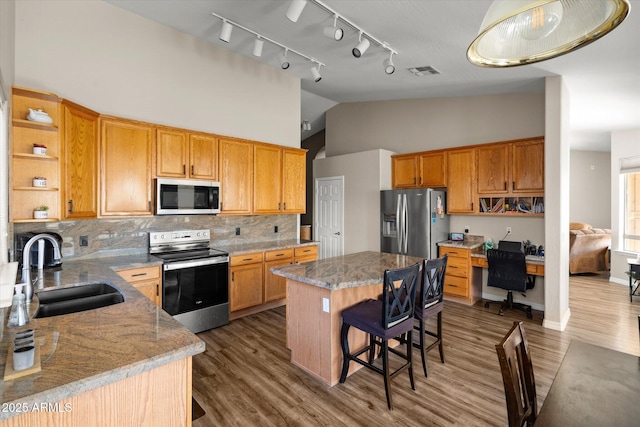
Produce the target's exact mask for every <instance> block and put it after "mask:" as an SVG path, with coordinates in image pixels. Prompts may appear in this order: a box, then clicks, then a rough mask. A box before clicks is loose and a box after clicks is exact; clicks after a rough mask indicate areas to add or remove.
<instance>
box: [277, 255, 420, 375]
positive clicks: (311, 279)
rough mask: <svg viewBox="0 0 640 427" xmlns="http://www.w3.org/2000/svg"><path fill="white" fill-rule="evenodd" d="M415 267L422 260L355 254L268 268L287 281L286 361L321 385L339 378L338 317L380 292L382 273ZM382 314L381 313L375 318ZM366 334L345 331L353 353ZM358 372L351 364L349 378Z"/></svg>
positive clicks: (357, 331) (407, 257) (339, 319)
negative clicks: (288, 357)
mask: <svg viewBox="0 0 640 427" xmlns="http://www.w3.org/2000/svg"><path fill="white" fill-rule="evenodd" d="M417 262H418V263H421V262H422V258H417V257H409V256H404V255H393V254H387V253H380V252H359V253H355V254H350V255H344V256H339V257H334V258H327V259H323V260H318V261H311V262H306V263H302V264H295V265H290V266H283V267H274V268H272V269H271V272H272V273H273V274H276V275H279V276H282V277H285V278H286V279H287V346H288V348H289V349H290V350H291V362H292V363H293V364H295V365H296V366H299V367H300V368H302V369H303V370H305V371H306V372H308V373H310V374H311V375H313V376H315V377H316V378H318V379H319V380H321V381H323V382H324V383H326V384H328V385H330V386H333V385H335V384H337V383H338V381H339V379H340V370H341V368H342V350H341V347H340V327H341V325H342V320H341V316H340V314H341V312H342V310H344V309H345V308H347V307H350V306H352V305H354V304H357V303H358V302H360V301H363V300H366V299H367V298H377V297H378V295H380V294H381V293H382V282H383V277H384V271H385V270H387V269H390V270H391V269H397V268H403V267H408V266H410V265H413V264H415V263H417ZM381 315H382V313H381ZM366 338H367V335H366V334H365V333H363V332H362V331H359V330H356V328H351V330H350V331H349V343H350V346H351V347H352V348H353V349H356V348H362V347H364V346H365V345H366ZM359 368H361V365H359V364H357V363H352V364H351V366H350V369H349V375H350V374H351V373H353V372H355V371H356V370H358V369H359Z"/></svg>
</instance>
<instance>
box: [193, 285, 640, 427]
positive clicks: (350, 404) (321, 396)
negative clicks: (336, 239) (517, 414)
mask: <svg viewBox="0 0 640 427" xmlns="http://www.w3.org/2000/svg"><path fill="white" fill-rule="evenodd" d="M570 309H571V319H570V320H569V324H568V326H567V328H566V329H565V331H563V332H558V331H553V330H549V329H545V328H543V327H542V326H541V323H542V313H540V312H537V313H536V312H535V311H534V317H533V319H527V318H526V315H525V314H524V313H523V312H520V311H517V310H507V312H506V313H505V316H504V317H501V316H498V315H497V314H496V313H497V308H496V307H495V306H493V307H491V308H488V309H486V308H484V305H482V304H481V303H479V304H476V305H475V306H473V307H467V306H463V305H460V304H456V303H453V302H447V301H445V310H444V314H443V336H444V338H443V341H444V346H445V349H444V351H445V360H446V363H444V364H442V363H440V359H439V356H438V352H437V351H432V352H430V353H429V356H428V363H429V378H425V377H424V376H423V375H422V367H421V366H420V355H419V352H418V351H417V350H414V353H413V354H414V363H415V366H416V367H415V369H414V376H415V379H416V390H415V391H413V390H411V386H410V385H409V378H408V375H407V374H406V373H404V374H401V375H400V376H398V377H397V378H396V379H395V380H394V381H393V382H392V391H393V403H394V410H393V411H389V410H388V409H387V405H386V398H385V394H384V385H383V379H382V377H381V376H379V375H377V374H375V373H373V372H370V371H369V370H364V369H362V370H360V371H358V372H356V373H355V374H354V375H352V376H350V377H349V378H347V381H346V383H344V384H338V385H336V386H334V387H328V386H326V385H324V384H322V383H320V382H319V381H317V380H315V379H314V378H312V377H311V376H309V375H308V374H306V373H305V372H303V371H302V370H301V369H299V368H297V367H295V366H293V365H292V364H291V363H290V362H289V358H290V355H289V351H288V350H287V349H286V347H285V309H284V307H281V308H277V309H273V310H269V311H266V312H263V313H259V314H255V315H252V316H249V317H245V318H242V319H239V320H234V321H233V322H232V323H231V324H229V325H227V326H224V327H222V328H218V329H213V330H210V331H207V332H204V333H201V334H199V335H198V336H199V337H200V338H201V339H203V340H204V341H205V342H206V344H207V349H206V351H205V353H202V354H199V355H197V356H195V357H194V359H193V396H194V398H195V399H196V400H197V401H198V403H199V404H200V405H201V406H202V407H203V408H204V410H205V411H206V414H205V415H204V416H203V417H201V418H199V419H197V420H195V421H194V422H193V426H194V427H204V426H207V427H208V426H249V425H260V426H355V425H363V426H364V425H366V426H388V425H391V424H395V425H404V426H418V425H419V426H505V425H506V424H507V415H506V407H505V402H504V389H503V385H502V378H501V375H500V368H499V365H498V360H497V356H496V351H495V344H497V343H498V342H499V341H500V339H501V338H502V336H503V335H504V334H506V332H507V331H508V330H509V328H510V327H511V325H512V323H513V321H514V320H518V321H519V320H522V321H524V322H525V330H526V333H527V337H528V340H529V346H530V351H531V354H532V358H533V365H534V371H535V378H536V386H537V393H538V405H539V406H541V405H542V403H543V402H544V398H545V396H546V395H547V393H548V391H549V387H551V383H552V382H553V378H554V376H555V374H556V372H557V370H558V367H559V365H560V362H561V361H562V358H563V356H564V353H565V352H566V350H567V347H568V345H569V342H570V341H571V340H572V339H578V340H581V341H585V342H589V343H593V344H596V345H600V346H602V347H608V348H612V349H615V350H619V351H623V352H626V353H631V354H636V355H640V346H639V342H638V341H639V339H638V320H637V318H638V315H639V314H640V298H635V300H634V302H633V303H630V302H629V294H628V288H627V287H625V286H621V285H618V284H613V283H610V282H609V281H608V277H605V276H572V277H571V278H570Z"/></svg>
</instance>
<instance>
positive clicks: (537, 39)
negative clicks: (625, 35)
mask: <svg viewBox="0 0 640 427" xmlns="http://www.w3.org/2000/svg"><path fill="white" fill-rule="evenodd" d="M628 13H629V1H628V0H580V1H575V0H537V1H531V0H511V1H494V2H493V3H492V4H491V6H490V7H489V10H488V11H487V14H486V15H485V17H484V20H483V21H482V25H481V26H480V31H479V33H478V37H476V39H475V40H474V41H473V42H472V43H471V45H470V46H469V49H468V50H467V59H468V60H469V61H470V62H471V63H472V64H474V65H478V66H481V67H513V66H518V65H525V64H531V63H534V62H540V61H545V60H547V59H551V58H555V57H557V56H560V55H564V54H566V53H569V52H572V51H574V50H576V49H579V48H581V47H583V46H586V45H588V44H589V43H592V42H594V41H596V40H597V39H599V38H600V37H602V36H604V35H606V34H608V33H609V32H610V31H612V30H613V29H614V28H616V27H617V26H618V25H620V23H621V22H622V21H623V20H624V19H625V18H626V16H627V15H628Z"/></svg>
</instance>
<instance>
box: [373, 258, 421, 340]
mask: <svg viewBox="0 0 640 427" xmlns="http://www.w3.org/2000/svg"><path fill="white" fill-rule="evenodd" d="M419 274H420V264H416V265H413V266H411V267H406V268H400V269H397V270H385V272H384V289H383V292H382V295H383V299H382V318H383V319H384V321H383V326H384V328H385V329H389V328H391V327H393V326H395V325H397V324H398V323H400V322H402V321H404V320H407V319H408V318H410V317H413V308H414V305H415V299H416V287H417V284H418V276H419Z"/></svg>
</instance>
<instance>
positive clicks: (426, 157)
mask: <svg viewBox="0 0 640 427" xmlns="http://www.w3.org/2000/svg"><path fill="white" fill-rule="evenodd" d="M446 171H447V162H446V151H428V152H424V153H413V154H403V155H399V156H393V157H392V158H391V174H392V175H391V176H392V183H391V185H392V187H393V188H417V187H444V186H446V177H447V173H446Z"/></svg>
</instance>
